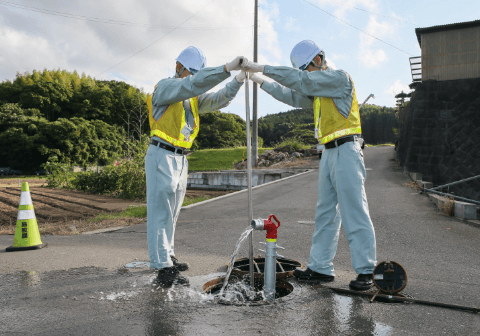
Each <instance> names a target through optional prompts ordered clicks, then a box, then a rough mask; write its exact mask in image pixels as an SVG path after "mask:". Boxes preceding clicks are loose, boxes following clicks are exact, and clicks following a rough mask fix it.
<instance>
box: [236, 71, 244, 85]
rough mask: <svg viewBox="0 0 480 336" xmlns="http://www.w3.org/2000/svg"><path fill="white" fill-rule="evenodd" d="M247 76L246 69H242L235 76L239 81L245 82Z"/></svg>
mask: <svg viewBox="0 0 480 336" xmlns="http://www.w3.org/2000/svg"><path fill="white" fill-rule="evenodd" d="M245 78H247V73H246V72H245V71H240V73H239V74H238V75H236V76H235V79H236V80H237V82H239V83H243V81H244V80H245Z"/></svg>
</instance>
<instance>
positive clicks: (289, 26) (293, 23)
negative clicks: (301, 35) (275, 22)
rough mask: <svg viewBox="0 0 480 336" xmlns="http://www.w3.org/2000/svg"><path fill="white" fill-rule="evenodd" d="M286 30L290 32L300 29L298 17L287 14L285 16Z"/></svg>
mask: <svg viewBox="0 0 480 336" xmlns="http://www.w3.org/2000/svg"><path fill="white" fill-rule="evenodd" d="M284 22H285V30H286V31H289V32H297V31H299V30H300V27H299V25H298V22H297V19H295V18H294V17H291V16H286V17H285V18H284Z"/></svg>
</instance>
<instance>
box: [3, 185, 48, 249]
mask: <svg viewBox="0 0 480 336" xmlns="http://www.w3.org/2000/svg"><path fill="white" fill-rule="evenodd" d="M45 246H47V244H42V240H41V239H40V232H39V231H38V225H37V219H36V217H35V211H34V210H33V204H32V197H31V196H30V188H29V187H28V182H23V183H22V194H21V196H20V205H19V207H18V217H17V227H16V229H15V237H14V238H13V245H12V246H10V247H7V249H6V251H7V252H13V251H25V250H36V249H41V248H42V247H45Z"/></svg>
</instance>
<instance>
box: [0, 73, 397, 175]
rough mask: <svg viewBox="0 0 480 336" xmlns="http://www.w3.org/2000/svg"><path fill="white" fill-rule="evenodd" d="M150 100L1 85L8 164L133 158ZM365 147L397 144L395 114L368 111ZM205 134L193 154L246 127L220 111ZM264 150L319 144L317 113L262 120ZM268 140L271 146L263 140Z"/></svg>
mask: <svg viewBox="0 0 480 336" xmlns="http://www.w3.org/2000/svg"><path fill="white" fill-rule="evenodd" d="M146 99H147V94H146V93H145V92H143V90H140V89H137V88H135V87H133V86H130V85H128V84H126V83H124V82H117V81H100V80H96V79H94V78H91V77H89V76H86V75H85V74H81V75H79V74H78V73H77V72H76V71H74V72H68V71H65V70H59V69H58V70H43V71H36V70H34V71H33V72H32V73H24V74H17V77H16V78H15V80H13V81H8V80H7V81H4V82H2V83H0V163H1V166H10V167H11V168H12V169H20V170H24V171H26V172H30V173H31V172H33V171H35V170H39V169H40V168H41V166H42V164H44V163H45V162H47V160H48V159H49V158H50V157H56V160H58V162H64V163H68V162H69V163H70V164H77V165H80V166H83V167H87V166H89V165H107V164H110V163H112V162H114V161H115V160H117V159H118V158H121V157H126V154H125V153H126V151H128V148H132V142H135V141H139V140H141V139H142V135H143V136H144V137H145V136H146V137H148V136H149V125H148V110H147V106H146ZM360 114H361V118H362V129H363V135H364V138H365V141H366V142H367V143H369V144H376V143H385V142H394V141H395V133H394V132H395V131H394V130H395V128H396V127H397V119H396V117H395V110H394V109H393V108H387V107H380V106H376V105H366V106H364V107H363V108H362V110H361V111H360ZM200 125H201V131H200V133H199V134H198V137H197V139H196V140H195V142H194V144H193V146H192V149H193V150H198V149H206V148H225V147H237V146H243V145H244V144H245V142H246V125H245V121H244V120H243V119H242V118H241V117H239V116H237V115H235V114H230V113H222V112H219V111H215V112H209V113H203V114H201V115H200ZM258 126H259V128H258V129H259V142H260V143H259V145H260V146H262V145H263V143H264V144H265V145H266V146H274V145H275V144H277V143H280V142H281V141H283V140H284V139H289V138H296V139H298V140H300V141H302V142H303V143H305V144H312V145H313V144H315V143H317V141H316V139H315V137H314V131H313V130H314V124H313V111H312V109H311V108H305V109H295V110H290V111H287V112H280V113H276V114H271V115H267V116H265V117H263V118H260V119H259V124H258ZM262 139H263V141H262Z"/></svg>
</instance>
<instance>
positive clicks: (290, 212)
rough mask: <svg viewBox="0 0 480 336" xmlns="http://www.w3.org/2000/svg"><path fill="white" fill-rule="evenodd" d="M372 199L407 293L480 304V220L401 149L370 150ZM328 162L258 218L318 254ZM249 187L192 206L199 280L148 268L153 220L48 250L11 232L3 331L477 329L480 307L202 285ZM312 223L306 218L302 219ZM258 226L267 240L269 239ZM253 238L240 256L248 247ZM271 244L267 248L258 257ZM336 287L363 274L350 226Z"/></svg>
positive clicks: (272, 190) (183, 221) (179, 234)
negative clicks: (437, 195)
mask: <svg viewBox="0 0 480 336" xmlns="http://www.w3.org/2000/svg"><path fill="white" fill-rule="evenodd" d="M364 153H365V164H366V167H367V169H369V170H368V171H367V182H366V189H367V197H368V201H369V207H370V214H371V217H372V220H373V223H374V226H375V229H376V236H377V253H378V255H377V260H378V261H385V260H387V261H388V260H395V261H397V262H399V263H400V264H402V265H403V266H404V267H405V269H406V270H407V272H408V284H407V287H406V289H405V290H404V291H403V294H405V295H407V296H409V297H414V298H417V299H422V300H430V301H439V302H444V303H452V304H458V305H465V306H476V307H478V306H480V281H479V280H478V279H480V267H479V262H478V260H479V258H478V257H479V255H480V244H479V242H480V228H479V227H476V226H473V225H471V224H468V223H466V222H462V221H460V220H457V219H454V218H449V217H445V216H442V215H441V214H439V213H438V211H437V210H436V208H435V207H434V205H433V203H431V201H430V200H429V199H428V197H427V196H425V195H421V194H419V193H418V192H417V191H416V190H415V189H412V188H409V187H406V186H404V184H405V183H406V182H409V181H410V179H409V177H408V176H407V175H406V174H404V173H403V171H402V169H401V168H400V167H399V166H398V164H397V163H396V162H395V161H394V160H393V158H394V151H393V148H392V147H380V148H366V149H365V151H364ZM317 174H318V171H314V172H312V173H307V174H304V175H301V176H298V177H294V178H290V179H288V180H285V181H282V182H279V183H275V184H271V185H268V186H264V187H261V188H258V189H255V190H254V192H253V195H254V200H253V204H254V217H255V218H259V217H262V218H266V217H267V216H268V215H270V214H275V215H276V217H277V218H278V219H279V220H280V221H281V227H280V229H279V231H278V244H279V245H281V246H283V247H285V248H286V249H285V250H284V251H281V252H280V253H281V254H282V255H284V256H286V257H288V258H292V259H296V260H298V261H300V262H301V263H303V264H306V263H307V261H308V254H309V250H310V245H311V235H312V233H313V229H314V225H312V224H308V222H311V221H313V220H314V214H315V204H316V197H317V181H318V177H317ZM247 221H248V220H247V194H246V193H240V194H236V195H234V196H229V197H226V198H223V199H219V200H216V201H213V202H209V203H206V204H203V205H199V206H195V207H192V208H189V209H185V210H182V212H181V214H180V218H179V221H178V225H177V231H176V248H175V250H176V254H177V257H178V258H179V259H181V260H185V261H188V262H189V263H190V265H191V268H190V270H189V271H187V272H185V274H186V275H188V276H189V278H190V282H191V285H190V287H174V288H172V289H170V290H161V289H157V288H156V287H154V286H152V284H151V282H152V280H153V278H154V276H155V274H154V273H153V272H152V271H150V270H148V269H146V268H138V269H133V268H128V269H127V268H124V267H122V266H124V265H125V264H127V263H129V262H132V261H142V260H147V250H146V249H147V245H146V224H141V225H137V226H135V227H131V228H127V229H123V230H120V231H117V232H115V233H106V234H97V235H81V236H44V237H42V240H43V242H46V243H48V244H49V246H48V247H47V248H44V249H42V250H38V251H24V252H15V253H5V252H4V251H5V248H6V247H7V246H9V245H11V243H12V241H13V236H0V335H216V334H218V335H221V334H225V335H476V334H478V333H479V330H480V314H474V313H469V312H464V311H457V310H450V309H445V308H438V307H430V306H422V305H418V304H403V303H396V304H391V303H369V301H368V300H367V299H365V298H361V297H353V296H343V295H337V294H333V293H332V292H331V291H330V290H328V289H325V288H316V287H311V286H308V285H299V284H298V283H296V282H295V281H292V284H293V285H294V290H293V292H292V293H291V294H290V295H288V296H285V297H283V298H281V299H279V300H277V301H276V303H275V304H274V305H271V304H268V305H250V306H225V305H221V304H217V303H214V302H213V300H212V297H211V296H209V295H207V294H203V292H202V291H201V287H202V285H203V284H204V283H205V282H207V281H208V280H211V279H214V278H216V277H218V276H220V275H222V274H223V273H221V272H224V270H225V267H224V265H225V264H226V263H227V262H228V259H229V257H230V254H231V253H232V251H233V249H234V245H235V243H236V241H237V239H238V237H239V236H240V235H241V233H242V232H243V231H244V229H245V228H246V227H247V225H248V223H247ZM299 221H300V222H306V223H307V224H305V223H303V224H302V223H299ZM264 237H265V235H264V233H262V232H255V233H254V242H255V245H254V246H255V248H257V247H260V248H262V247H261V246H260V245H258V244H257V243H258V242H260V241H264ZM246 247H247V245H246V244H245V245H244V246H243V248H242V249H241V254H240V256H247V248H246ZM257 253H258V254H260V252H256V254H257ZM335 268H336V275H337V277H336V279H335V282H333V283H331V284H330V285H331V286H336V287H342V288H347V286H348V282H349V281H350V280H351V279H353V278H354V277H355V274H354V272H353V270H352V267H351V264H350V255H349V249H348V244H347V241H346V239H345V237H344V235H343V233H342V235H341V237H340V242H339V246H338V251H337V255H336V257H335Z"/></svg>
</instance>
